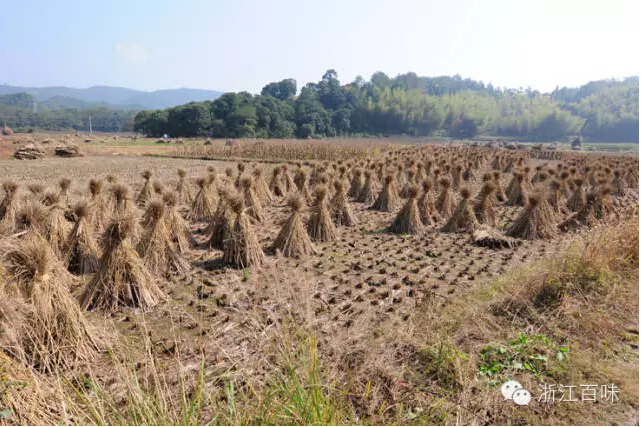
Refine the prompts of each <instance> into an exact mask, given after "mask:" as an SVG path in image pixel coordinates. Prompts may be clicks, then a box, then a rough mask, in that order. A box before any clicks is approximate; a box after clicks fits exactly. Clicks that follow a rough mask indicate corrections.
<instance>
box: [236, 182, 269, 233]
mask: <svg viewBox="0 0 641 427" xmlns="http://www.w3.org/2000/svg"><path fill="white" fill-rule="evenodd" d="M240 187H241V191H242V195H243V199H244V202H245V208H246V210H247V214H248V215H249V216H250V217H251V218H252V219H254V220H255V221H256V222H262V221H263V217H264V216H265V214H264V212H263V206H262V204H261V203H260V199H259V198H258V196H256V193H255V192H254V188H253V183H252V179H251V177H249V176H247V177H243V178H242V179H241V180H240Z"/></svg>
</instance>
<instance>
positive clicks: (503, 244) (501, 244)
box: [471, 226, 521, 249]
mask: <svg viewBox="0 0 641 427" xmlns="http://www.w3.org/2000/svg"><path fill="white" fill-rule="evenodd" d="M471 241H472V244H473V245H474V246H482V247H485V248H491V249H503V248H505V249H511V248H514V247H516V246H518V245H520V244H521V241H520V240H517V239H514V238H511V237H507V236H505V235H503V234H501V233H499V232H497V231H496V230H494V229H492V228H489V227H483V226H481V227H478V228H475V229H474V230H472V233H471Z"/></svg>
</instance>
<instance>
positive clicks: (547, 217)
mask: <svg viewBox="0 0 641 427" xmlns="http://www.w3.org/2000/svg"><path fill="white" fill-rule="evenodd" d="M505 234H506V235H507V236H509V237H516V238H521V239H526V240H535V239H551V238H553V237H556V235H557V230H556V227H555V224H554V212H552V208H551V207H550V205H549V203H548V202H547V198H546V197H545V195H544V194H541V193H539V194H532V195H531V196H529V197H528V203H527V205H526V206H525V208H523V210H522V211H521V213H520V214H519V216H518V217H517V218H516V219H515V220H514V221H513V222H512V224H511V225H510V226H509V227H508V229H507V230H506V232H505Z"/></svg>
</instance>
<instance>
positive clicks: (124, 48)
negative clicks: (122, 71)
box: [116, 42, 147, 63]
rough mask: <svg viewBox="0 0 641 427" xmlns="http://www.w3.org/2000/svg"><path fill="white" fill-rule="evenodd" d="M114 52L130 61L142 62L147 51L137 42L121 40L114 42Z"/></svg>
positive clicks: (145, 58) (145, 57)
mask: <svg viewBox="0 0 641 427" xmlns="http://www.w3.org/2000/svg"><path fill="white" fill-rule="evenodd" d="M116 54H117V55H118V56H120V57H121V58H124V59H126V60H128V61H131V62H136V63H140V62H144V61H146V60H147V51H146V50H145V48H144V47H142V46H141V45H139V44H138V43H133V42H121V43H118V44H116Z"/></svg>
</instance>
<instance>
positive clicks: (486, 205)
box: [474, 181, 496, 227]
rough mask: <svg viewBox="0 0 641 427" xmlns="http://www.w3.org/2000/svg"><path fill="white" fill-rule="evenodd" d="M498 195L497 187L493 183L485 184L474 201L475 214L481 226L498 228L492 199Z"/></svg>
mask: <svg viewBox="0 0 641 427" xmlns="http://www.w3.org/2000/svg"><path fill="white" fill-rule="evenodd" d="M494 195H496V187H495V186H494V183H493V182H491V181H487V182H485V184H483V186H482V187H481V190H480V191H479V194H478V195H477V196H476V200H475V201H474V214H475V216H476V219H477V220H478V222H480V223H481V224H488V225H491V226H493V227H494V226H496V214H495V213H494V206H493V205H492V197H493V196H494Z"/></svg>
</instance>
